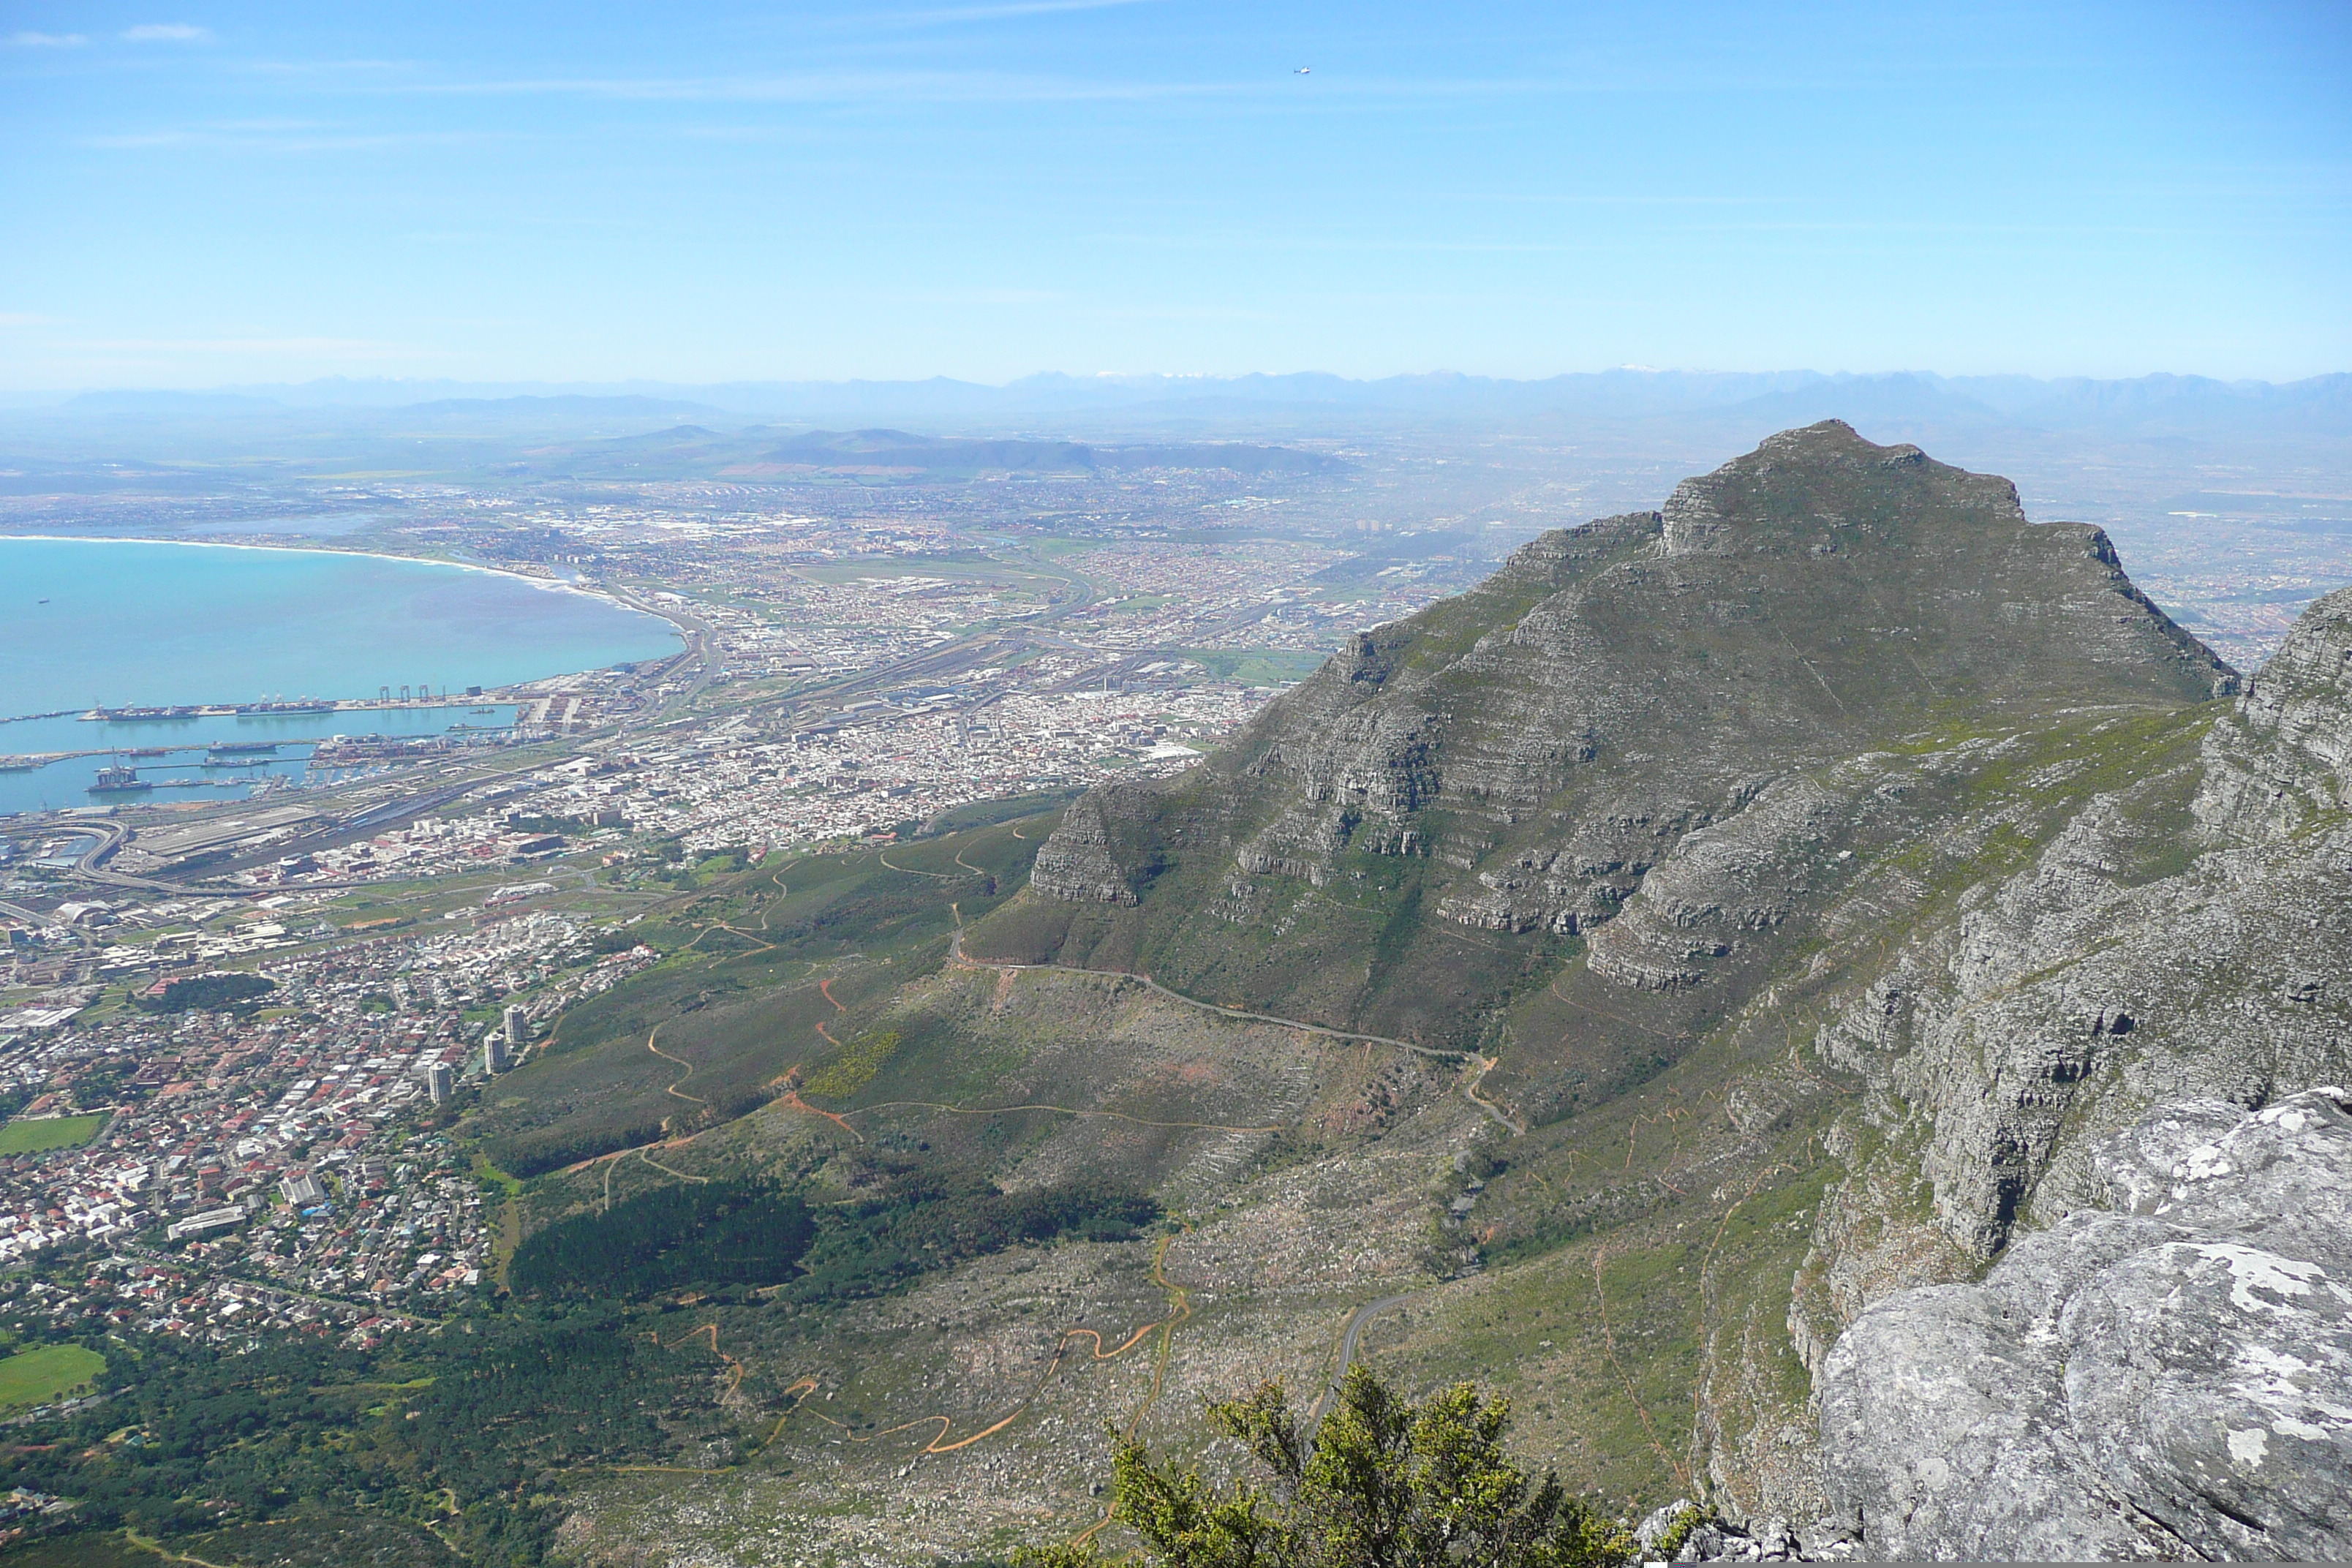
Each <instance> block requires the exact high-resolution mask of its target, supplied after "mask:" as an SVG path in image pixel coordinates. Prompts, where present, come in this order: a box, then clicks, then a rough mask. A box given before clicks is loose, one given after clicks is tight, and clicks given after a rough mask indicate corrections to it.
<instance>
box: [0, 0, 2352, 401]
mask: <svg viewBox="0 0 2352 1568" xmlns="http://www.w3.org/2000/svg"><path fill="white" fill-rule="evenodd" d="M1300 66H1306V67H1307V68H1309V72H1310V74H1307V75H1299V74H1297V72H1296V68H1297V67H1300ZM2347 83H2352V5H2343V4H2311V5H2263V4H2237V5H2227V6H2224V5H2197V6H2179V5H2149V4H2134V5H2066V4H2063V3H2055V4H2044V5H1980V4H1970V5H1949V4H1941V5H1933V6H1929V5H1900V4H1857V5H1783V6H1773V5H1709V4H1679V3H1667V4H1644V5H1631V4H1624V3H1622V0H1621V3H1618V4H1612V5H1578V4H1549V5H1425V6H1405V5H1380V4H1352V5H1263V4H1255V5H1223V4H1187V3H1182V0H1132V3H1126V4H1090V3H1087V0H1025V3H1024V0H1010V3H991V0H977V3H971V4H957V3H954V0H947V3H944V4H937V5H923V4H920V3H912V4H899V3H895V0H875V3H872V4H867V5H856V6H848V5H833V6H826V5H795V4H779V5H766V6H759V7H751V6H735V5H703V6H693V5H638V6H622V5H597V4H593V3H569V4H564V5H530V4H525V5H490V6H485V5H479V4H478V3H477V4H468V5H437V4H432V3H409V4H404V5H397V6H390V5H387V6H373V7H364V8H362V7H358V6H339V5H317V4H312V5H300V6H296V5H285V6H257V5H214V4H207V3H201V0H190V3H182V0H170V3H168V4H165V3H163V0H157V3H156V4H148V3H146V0H141V4H139V5H133V6H131V7H128V8H114V7H100V6H91V5H65V4H58V5H49V4H42V3H39V0H5V4H0V142H5V153H0V214H5V215H6V216H5V223H0V387H5V388H9V389H16V390H23V389H36V388H56V387H78V386H96V385H152V386H196V385H209V384H233V383H250V382H267V381H278V380H299V379H304V378H308V377H310V376H316V375H331V374H345V375H360V376H371V375H387V376H414V377H438V376H456V377H459V378H465V379H513V378H533V379H547V380H556V381H575V380H612V379H619V378H624V377H652V378H658V379H666V380H673V381H682V382H700V381H713V380H726V379H747V378H749V379H769V378H780V379H803V378H807V379H824V378H836V377H850V376H866V377H900V376H922V375H931V374H947V375H955V376H962V377H969V378H972V379H977V380H989V381H1001V380H1004V379H1008V378H1010V377H1013V376H1016V375H1021V374H1027V373H1030V372H1033V371H1039V370H1065V371H1072V372H1079V373H1087V372H1096V371H1164V372H1178V373H1210V374H1216V373H1235V372H1244V371H1254V370H1265V371H1286V370H1328V371H1336V372H1339V373H1342V374H1351V375H1377V374H1391V373H1395V372H1406V371H1426V370H1437V369H1448V370H1460V371H1468V372H1475V373H1482V374H1500V375H1516V376H1532V375H1545V374H1553V373H1555V372H1559V371H1566V370H1589V369H1596V368H1600V367H1602V366H1606V365H1612V364H1624V363H1639V364H1651V365H1662V366H1675V367H1680V368H1718V369H1766V368H1787V367H1795V366H1806V367H1811V368H1816V369H1822V370H1854V371H1873V370H1889V369H1926V370H1936V371H1943V372H1947V373H1954V374H1961V373H1978V372H1998V371H2021V372H2027V373H2032V374H2099V375H2115V374H2140V373H2144V372H2147V371H2152V370H2171V371H2181V372H2200V373H2204V374H2219V375H2225V376H2238V375H2251V376H2262V377H2266V378H2272V379H2285V378H2291V377H2294V376H2300V375H2307V374H2315V373H2319V372H2324V371H2333V370H2344V369H2347V368H2352V87H2347Z"/></svg>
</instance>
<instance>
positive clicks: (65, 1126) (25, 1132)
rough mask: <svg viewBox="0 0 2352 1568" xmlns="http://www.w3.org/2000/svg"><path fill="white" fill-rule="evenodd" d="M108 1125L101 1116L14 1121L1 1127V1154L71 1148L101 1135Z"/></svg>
mask: <svg viewBox="0 0 2352 1568" xmlns="http://www.w3.org/2000/svg"><path fill="white" fill-rule="evenodd" d="M105 1125H106V1118H105V1117H104V1116H103V1115H99V1116H44V1117H36V1118H32V1119H29V1120H19V1121H11V1122H10V1123H8V1125H7V1126H5V1127H0V1154H38V1153H40V1152H42V1151H44V1150H47V1149H70V1148H72V1147H74V1146H75V1145H76V1144H79V1143H87V1142H89V1141H90V1140H91V1139H93V1138H95V1137H97V1136H98V1130H99V1129H100V1128H101V1127H103V1126H105Z"/></svg>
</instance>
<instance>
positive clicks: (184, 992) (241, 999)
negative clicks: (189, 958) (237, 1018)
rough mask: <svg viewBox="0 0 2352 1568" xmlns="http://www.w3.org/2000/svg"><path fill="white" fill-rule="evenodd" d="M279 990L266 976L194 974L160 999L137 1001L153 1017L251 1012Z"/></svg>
mask: <svg viewBox="0 0 2352 1568" xmlns="http://www.w3.org/2000/svg"><path fill="white" fill-rule="evenodd" d="M277 989H278V983H277V982H276V981H274V980H272V979H270V978H268V976H267V975H261V974H192V975H190V976H189V977H188V978H187V979H185V980H174V981H173V982H172V984H169V985H167V986H165V987H164V988H163V994H162V995H160V996H144V995H142V996H139V997H136V998H135V1000H136V1001H137V1003H138V1005H140V1006H141V1007H142V1008H144V1009H146V1010H147V1011H148V1012H150V1013H185V1012H189V1011H191V1010H194V1009H203V1010H205V1011H206V1012H220V1011H226V1010H236V1011H252V1010H255V1009H257V1007H258V1006H259V1005H260V1001H261V998H262V997H264V996H267V995H268V994H270V993H271V992H273V991H275V990H277Z"/></svg>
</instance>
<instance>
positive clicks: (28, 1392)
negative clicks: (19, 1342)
mask: <svg viewBox="0 0 2352 1568" xmlns="http://www.w3.org/2000/svg"><path fill="white" fill-rule="evenodd" d="M105 1370H106V1358H105V1357H104V1356H102V1355H100V1354H99V1353H98V1352H96V1351H93V1350H84V1349H83V1348H82V1347H81V1346H79V1345H41V1346H38V1347H37V1348H36V1349H33V1350H28V1351H18V1352H16V1354H15V1355H12V1356H10V1357H9V1358H8V1359H7V1360H5V1361H0V1410H12V1409H14V1408H16V1406H17V1405H40V1404H45V1403H46V1402H47V1401H49V1400H52V1399H55V1398H56V1397H57V1396H58V1394H63V1393H65V1392H66V1390H68V1389H69V1388H79V1387H80V1386H81V1385H82V1384H85V1383H88V1382H89V1380H90V1379H91V1378H93V1377H96V1376H97V1375H98V1374H99V1373H101V1372H104V1371H105Z"/></svg>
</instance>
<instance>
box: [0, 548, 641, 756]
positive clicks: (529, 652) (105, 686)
mask: <svg viewBox="0 0 2352 1568" xmlns="http://www.w3.org/2000/svg"><path fill="white" fill-rule="evenodd" d="M45 599H46V600H47V601H48V602H47V604H43V603H42V602H41V601H43V600H45ZM677 648H678V639H677V633H676V632H675V631H674V630H673V629H672V627H671V626H670V625H669V623H668V622H667V621H664V620H661V619H658V618H657V617H656V616H647V615H642V614H639V613H638V612H637V611H635V610H630V609H625V608H624V607H622V606H621V605H615V604H614V603H613V602H612V601H610V600H609V599H602V598H598V597H595V596H594V595H587V594H579V593H572V592H570V591H568V590H565V589H562V588H558V587H552V586H549V587H541V586H539V585H538V584H534V583H531V582H530V581H528V580H526V579H523V578H520V577H514V576H510V575H508V574H504V573H497V572H475V571H468V570H467V569H465V568H463V567H457V566H444V565H439V564H436V563H432V562H426V561H394V560H389V559H387V558H385V557H383V556H378V555H352V554H346V553H343V552H336V551H324V550H247V549H240V548H236V547H233V546H228V545H218V544H156V543H147V542H130V541H112V540H107V541H89V540H70V539H0V718H15V717H18V716H21V715H24V714H27V713H46V712H54V711H56V710H60V709H71V710H81V709H86V708H93V707H99V706H105V707H121V706H124V705H127V704H133V703H136V704H155V703H167V702H250V701H252V700H255V699H257V698H259V697H263V696H267V695H278V696H285V697H298V696H299V697H373V696H374V695H375V694H376V692H377V690H378V689H380V688H382V687H383V686H386V685H390V686H392V687H393V688H394V689H398V688H399V687H401V686H402V685H411V686H414V685H417V684H419V683H424V682H430V683H431V684H432V685H433V686H435V687H436V688H439V687H443V686H446V687H449V688H450V689H453V690H457V691H461V692H462V691H463V690H464V689H466V688H467V687H468V686H501V685H505V684H507V683H509V682H511V681H517V680H530V679H537V678H539V677H541V676H548V675H561V674H563V673H564V672H566V671H567V670H574V669H593V668H598V667H600V666H604V665H612V664H622V663H627V662H630V661H632V660H636V659H646V658H663V657H665V656H667V655H669V654H672V653H676V652H677Z"/></svg>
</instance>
